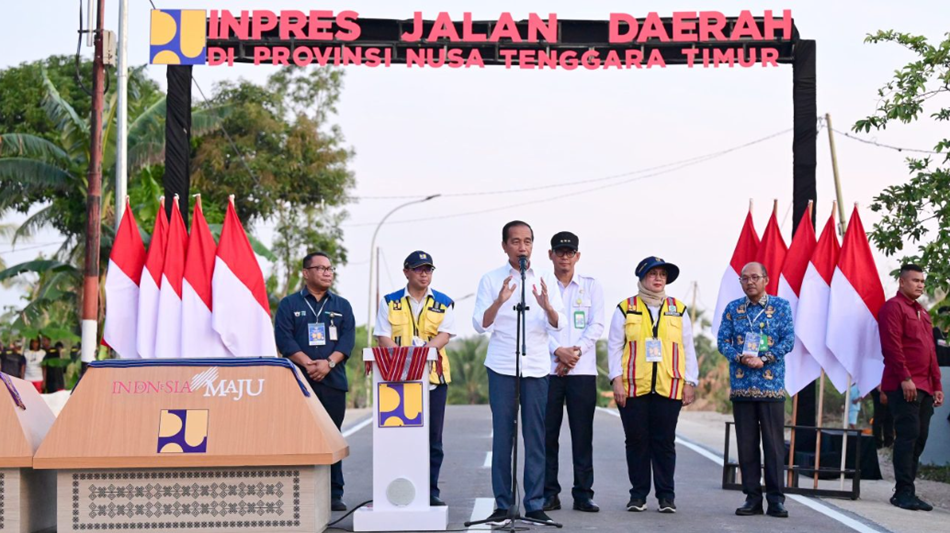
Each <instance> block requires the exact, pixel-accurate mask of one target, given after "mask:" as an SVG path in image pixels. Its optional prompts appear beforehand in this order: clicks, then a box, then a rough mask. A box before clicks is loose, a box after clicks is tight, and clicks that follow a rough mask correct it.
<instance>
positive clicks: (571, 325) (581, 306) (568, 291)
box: [549, 271, 606, 376]
mask: <svg viewBox="0 0 950 533" xmlns="http://www.w3.org/2000/svg"><path fill="white" fill-rule="evenodd" d="M557 285H558V288H559V289H560V291H561V300H562V301H563V302H564V311H565V313H564V314H565V315H566V316H567V322H566V323H565V324H564V327H562V328H561V331H559V332H557V333H552V334H551V335H550V336H549V337H550V346H549V350H550V352H551V360H552V361H551V374H552V375H554V371H555V369H557V365H558V359H557V357H556V356H555V355H554V351H555V350H557V349H558V348H560V347H562V346H568V347H571V346H577V347H578V348H580V349H581V357H580V359H578V360H577V364H576V365H574V368H573V369H571V371H570V372H569V373H568V374H567V375H568V376H596V375H597V339H599V338H600V336H601V335H602V334H603V333H604V326H605V322H606V320H605V316H604V289H603V287H601V286H600V282H598V281H597V280H595V279H594V278H591V277H587V276H581V275H580V274H578V273H577V271H574V277H573V278H571V281H570V283H568V284H567V286H564V285H563V284H561V282H560V281H558V282H557Z"/></svg>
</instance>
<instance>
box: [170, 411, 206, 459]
mask: <svg viewBox="0 0 950 533" xmlns="http://www.w3.org/2000/svg"><path fill="white" fill-rule="evenodd" d="M207 451H208V411H206V410H199V409H163V410H162V414H161V418H160V419H159V423H158V453H205V452H207Z"/></svg>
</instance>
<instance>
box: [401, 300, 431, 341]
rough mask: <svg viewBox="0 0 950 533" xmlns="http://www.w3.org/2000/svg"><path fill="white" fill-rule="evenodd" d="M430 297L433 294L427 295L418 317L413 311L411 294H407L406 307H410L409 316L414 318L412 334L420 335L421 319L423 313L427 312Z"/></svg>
mask: <svg viewBox="0 0 950 533" xmlns="http://www.w3.org/2000/svg"><path fill="white" fill-rule="evenodd" d="M429 298H431V296H426V299H425V301H423V302H422V309H420V310H419V316H418V317H416V314H415V313H413V312H412V304H411V303H410V301H409V295H408V294H407V295H406V307H407V308H408V309H409V317H410V318H411V319H412V334H413V335H415V336H416V337H418V336H419V319H421V318H422V313H425V311H426V306H427V305H429Z"/></svg>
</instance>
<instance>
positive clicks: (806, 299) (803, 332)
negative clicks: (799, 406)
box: [795, 207, 848, 391]
mask: <svg viewBox="0 0 950 533" xmlns="http://www.w3.org/2000/svg"><path fill="white" fill-rule="evenodd" d="M839 253H840V247H839V246H838V235H837V233H835V215H834V208H833V207H832V209H831V217H830V218H828V222H827V223H826V224H825V229H824V230H822V232H821V236H820V237H819V238H818V244H817V245H816V246H815V251H814V253H812V256H811V260H809V261H808V267H807V268H806V269H805V276H804V277H803V278H802V288H801V291H799V295H798V310H797V311H796V315H797V320H795V338H796V341H801V343H802V345H803V346H804V348H805V350H806V351H808V353H809V354H811V356H812V357H813V358H814V359H815V361H817V362H818V364H819V365H820V366H821V368H823V369H824V370H825V373H826V374H828V378H829V379H831V383H832V384H833V385H834V386H835V388H836V389H838V390H839V391H844V390H846V389H847V387H848V371H847V370H845V368H844V367H843V366H842V365H841V363H839V362H838V360H837V359H835V356H834V355H833V354H832V353H831V351H830V350H828V346H827V344H826V343H825V336H826V333H827V330H828V298H829V296H830V294H831V278H832V276H834V273H835V266H836V265H837V264H838V254H839Z"/></svg>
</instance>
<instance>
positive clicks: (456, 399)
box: [446, 337, 488, 404]
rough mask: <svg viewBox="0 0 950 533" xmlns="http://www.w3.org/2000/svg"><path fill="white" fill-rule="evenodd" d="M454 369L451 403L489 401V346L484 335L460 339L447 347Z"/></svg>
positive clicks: (450, 389)
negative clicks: (486, 361) (486, 355)
mask: <svg viewBox="0 0 950 533" xmlns="http://www.w3.org/2000/svg"><path fill="white" fill-rule="evenodd" d="M446 351H447V353H448V356H449V361H450V363H451V365H452V366H451V371H452V386H451V387H449V403H451V404H483V403H488V370H487V369H486V368H485V354H486V352H487V347H486V346H485V339H484V338H483V337H468V338H465V339H459V340H457V341H455V342H453V343H452V344H450V345H449V346H448V347H447V350H446Z"/></svg>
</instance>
